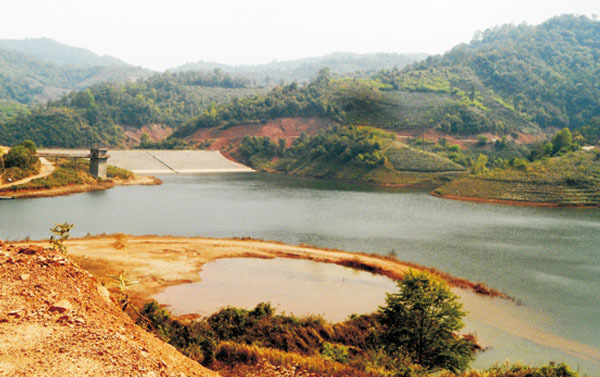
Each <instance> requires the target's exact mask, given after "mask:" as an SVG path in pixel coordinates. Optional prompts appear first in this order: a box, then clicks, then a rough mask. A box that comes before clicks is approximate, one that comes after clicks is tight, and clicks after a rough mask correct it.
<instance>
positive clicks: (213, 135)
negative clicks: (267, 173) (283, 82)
mask: <svg viewBox="0 0 600 377" xmlns="http://www.w3.org/2000/svg"><path fill="white" fill-rule="evenodd" d="M332 123H334V122H333V121H331V120H327V119H317V118H280V119H275V120H271V121H268V122H267V123H262V124H242V125H239V126H233V127H229V128H226V129H214V128H206V129H199V130H197V131H196V132H194V134H193V135H192V136H191V139H193V140H197V141H202V140H214V141H213V143H212V144H211V145H210V147H209V149H212V150H223V149H226V148H227V147H228V145H230V144H231V145H233V146H234V147H237V145H239V143H240V142H241V141H242V139H243V138H244V136H257V137H263V136H268V137H271V138H273V139H279V138H283V139H285V141H286V143H287V145H290V144H291V143H292V142H293V141H294V140H295V139H296V138H297V137H298V136H300V135H301V134H302V133H305V134H307V135H313V134H315V133H317V132H318V131H319V130H320V129H323V128H325V127H327V126H328V125H329V124H332Z"/></svg>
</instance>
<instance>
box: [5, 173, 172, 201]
mask: <svg viewBox="0 0 600 377" xmlns="http://www.w3.org/2000/svg"><path fill="white" fill-rule="evenodd" d="M160 184H162V181H161V180H160V179H158V178H155V177H150V176H137V175H136V176H134V178H132V179H129V180H120V179H114V180H111V181H105V182H98V183H94V184H83V185H68V186H61V187H54V188H50V189H22V190H18V191H10V190H6V191H4V192H3V193H2V196H11V197H13V198H15V199H25V198H47V197H54V196H61V195H70V194H79V193H82V192H91V191H100V190H108V189H111V188H113V187H115V186H131V185H160Z"/></svg>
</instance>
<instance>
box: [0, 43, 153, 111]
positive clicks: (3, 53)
mask: <svg viewBox="0 0 600 377" xmlns="http://www.w3.org/2000/svg"><path fill="white" fill-rule="evenodd" d="M5 47H6V48H5ZM151 74H152V72H151V71H149V70H146V69H142V68H139V67H134V66H131V65H128V64H127V63H125V62H123V61H121V60H118V59H116V58H112V57H109V56H102V57H101V56H98V55H96V54H94V53H92V52H91V51H88V50H85V49H80V48H76V47H69V46H65V45H62V44H60V43H58V42H55V41H53V40H51V39H47V38H41V39H25V40H21V41H19V40H0V99H1V100H9V101H14V102H19V103H22V104H30V103H36V102H45V101H47V100H53V99H58V98H60V97H62V96H63V95H65V94H66V93H68V92H69V91H71V90H75V89H85V88H86V87H88V86H90V85H92V84H95V83H99V82H105V81H128V80H135V79H138V78H143V77H148V76H150V75H151Z"/></svg>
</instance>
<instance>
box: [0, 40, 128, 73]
mask: <svg viewBox="0 0 600 377" xmlns="http://www.w3.org/2000/svg"><path fill="white" fill-rule="evenodd" d="M0 49H4V50H11V51H18V52H22V53H24V54H27V55H31V56H33V57H35V58H38V59H40V60H43V61H46V62H48V63H52V64H56V65H70V66H80V67H93V66H102V67H112V66H129V64H127V63H125V62H124V61H122V60H120V59H117V58H115V57H112V56H109V55H103V56H100V55H97V54H95V53H93V52H92V51H90V50H87V49H85V48H80V47H72V46H67V45H65V44H62V43H59V42H57V41H55V40H53V39H50V38H26V39H0Z"/></svg>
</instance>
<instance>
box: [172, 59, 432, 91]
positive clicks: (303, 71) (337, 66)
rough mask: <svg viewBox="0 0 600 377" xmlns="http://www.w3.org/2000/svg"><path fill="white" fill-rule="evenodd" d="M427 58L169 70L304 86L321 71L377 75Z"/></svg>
mask: <svg viewBox="0 0 600 377" xmlns="http://www.w3.org/2000/svg"><path fill="white" fill-rule="evenodd" d="M427 56H428V55H427V54H422V53H413V54H394V53H377V54H353V53H342V52H338V53H333V54H329V55H325V56H320V57H312V58H304V59H297V60H288V61H280V62H279V61H274V62H272V63H268V64H260V65H239V66H231V65H226V64H219V63H214V62H205V61H199V62H195V63H188V64H184V65H182V66H180V67H177V68H174V69H172V71H174V72H180V71H204V72H208V71H213V70H214V69H215V68H217V69H220V70H222V71H223V72H227V73H230V74H234V75H238V76H244V77H247V78H249V79H251V80H253V81H254V82H256V83H257V84H259V85H273V84H279V83H280V82H282V81H283V82H285V83H291V82H293V81H296V82H298V83H308V82H310V80H311V79H312V78H313V77H314V76H315V75H316V74H317V72H318V71H319V70H320V69H321V68H323V67H328V68H329V69H330V71H331V72H332V73H333V74H338V75H347V74H351V73H355V72H370V71H378V70H381V69H384V68H387V69H391V68H394V67H397V68H403V67H405V66H407V65H409V64H411V63H414V62H416V61H419V60H423V59H425V58H426V57H427Z"/></svg>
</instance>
